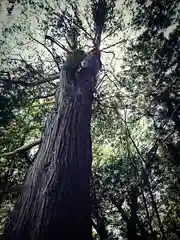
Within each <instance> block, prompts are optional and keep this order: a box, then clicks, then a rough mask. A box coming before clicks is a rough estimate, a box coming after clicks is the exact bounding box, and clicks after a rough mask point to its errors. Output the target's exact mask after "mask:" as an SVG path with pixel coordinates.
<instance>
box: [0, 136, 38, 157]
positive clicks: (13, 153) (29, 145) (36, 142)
mask: <svg viewBox="0 0 180 240" xmlns="http://www.w3.org/2000/svg"><path fill="white" fill-rule="evenodd" d="M40 142H41V139H37V140H35V141H33V142H30V143H29V144H25V145H23V146H21V147H19V148H16V149H15V150H14V151H12V152H7V153H1V154H0V157H8V156H12V155H15V154H16V153H19V152H24V151H27V150H29V149H30V148H32V147H34V146H37V145H39V144H40Z"/></svg>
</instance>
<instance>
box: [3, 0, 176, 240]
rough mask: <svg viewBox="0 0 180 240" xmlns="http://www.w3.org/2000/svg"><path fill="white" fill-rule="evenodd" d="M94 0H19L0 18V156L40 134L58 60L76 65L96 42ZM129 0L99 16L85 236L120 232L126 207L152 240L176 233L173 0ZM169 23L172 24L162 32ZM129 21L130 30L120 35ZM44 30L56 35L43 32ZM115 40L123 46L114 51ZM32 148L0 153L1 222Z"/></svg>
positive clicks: (111, 235) (139, 233) (123, 228)
mask: <svg viewBox="0 0 180 240" xmlns="http://www.w3.org/2000/svg"><path fill="white" fill-rule="evenodd" d="M97 2H98V1H91V4H85V3H84V5H83V6H82V5H81V4H82V3H81V2H76V1H65V3H64V4H59V3H58V1H46V2H44V3H42V2H39V1H23V2H22V3H21V4H20V6H19V5H18V6H19V7H20V9H22V10H21V11H20V10H19V11H20V14H19V15H18V16H17V17H16V18H15V19H12V20H11V21H12V22H11V23H12V24H10V25H7V26H4V27H3V30H2V36H3V42H2V48H1V52H2V54H1V56H2V59H1V63H2V64H1V73H0V95H1V96H0V106H1V109H0V124H1V126H0V143H1V144H0V156H1V154H3V153H8V152H12V151H14V150H15V149H18V148H19V147H21V146H23V145H24V144H27V143H29V142H30V141H33V140H36V139H39V138H40V137H41V135H42V132H43V129H44V124H45V121H46V119H47V115H48V113H49V112H50V111H51V108H52V105H53V102H54V94H55V91H56V88H57V86H58V84H59V82H58V77H59V75H58V74H59V72H58V71H59V69H60V68H61V67H62V66H63V64H64V61H65V60H66V58H67V61H66V65H64V66H65V67H67V66H68V68H69V66H70V67H71V68H76V67H77V66H78V64H79V62H80V61H81V60H82V59H83V58H84V53H85V52H86V51H87V50H89V49H91V48H92V45H93V44H94V42H93V40H94V38H95V35H96V30H97V29H96V27H97V26H99V25H100V24H101V23H99V22H98V20H97V15H98V11H97V10H98V9H97V6H98V5H97ZM104 2H105V1H102V2H101V3H104ZM132 2H134V1H129V2H127V3H126V5H125V4H124V5H121V9H120V8H118V3H117V2H115V1H111V2H110V1H107V3H106V4H107V5H106V6H105V5H104V7H105V9H104V10H105V15H102V19H100V20H101V21H102V22H103V21H105V22H104V26H103V30H102V31H103V34H102V36H103V37H102V39H101V40H102V42H101V46H102V47H101V48H102V52H101V57H102V60H103V68H102V71H101V73H100V75H99V76H98V78H97V88H96V92H95V93H94V105H93V117H92V124H91V130H92V142H93V177H92V197H93V212H92V219H93V221H94V223H95V225H96V226H94V227H97V228H94V231H93V237H94V239H99V238H100V239H103V238H102V237H101V234H106V239H121V238H123V239H127V234H128V231H129V230H128V229H129V222H130V220H132V219H131V218H132V215H133V214H132V212H133V210H134V211H137V215H136V216H135V219H134V221H135V225H136V234H137V236H141V239H147V235H148V236H150V237H151V239H154V240H155V239H163V240H164V239H168V240H171V239H179V237H180V233H179V232H180V219H179V201H180V199H179V192H180V189H179V180H180V179H179V176H180V165H179V155H180V148H179V144H180V138H179V137H180V136H179V134H180V128H179V127H180V120H179V115H180V114H179V106H180V99H179V68H180V65H179V62H180V61H179V60H180V50H179V49H180V48H179V42H180V41H179V40H180V39H179V38H180V25H179V14H178V13H179V8H178V1H176V0H174V1H173V0H172V1H168V2H167V1H135V2H134V3H132ZM127 9H128V10H127ZM106 10H107V13H106ZM12 11H13V10H12ZM127 11H129V19H130V13H131V12H132V16H133V17H132V19H131V20H132V21H131V22H130V23H131V24H130V23H129V22H128V23H127V21H126V20H125V19H124V18H125V15H126V14H127ZM99 14H100V13H99ZM32 15H33V16H34V20H32V19H31V16H32ZM10 18H11V15H10V16H9V19H10ZM30 19H31V20H32V21H34V25H33V26H32V23H30V22H31V21H30ZM35 19H36V20H35ZM129 21H130V20H129ZM174 24H175V25H174ZM172 25H174V26H175V28H172V31H171V32H170V33H169V34H167V31H170V30H169V28H170V27H171V26H172ZM128 29H130V30H129V31H131V29H132V32H133V35H134V36H135V38H134V36H133V37H129V36H128V31H127V30H128ZM72 33H73V34H72ZM39 35H41V37H40V36H39ZM45 35H48V36H50V37H51V38H52V39H53V40H54V42H52V41H50V39H51V38H49V39H46V40H45V37H44V36H45ZM122 35H123V38H124V42H121V41H120V42H121V44H120V45H117V46H114V45H113V46H112V45H111V40H112V41H113V44H114V42H116V40H117V39H118V40H121V38H122ZM127 36H128V37H127ZM32 37H33V39H32ZM73 37H74V39H72V38H73ZM34 39H35V40H34ZM127 39H128V40H127ZM39 42H40V43H39ZM58 44H59V45H58ZM73 44H74V45H73ZM62 45H63V47H64V48H61V47H62ZM44 46H45V47H46V48H44ZM59 46H61V47H60V48H59ZM93 47H94V46H93ZM106 47H109V49H104V48H106ZM64 49H65V50H67V52H66V53H64ZM79 49H82V50H79ZM119 49H120V50H121V49H123V51H122V50H121V52H120V53H121V54H120V55H121V56H120V57H121V58H120V57H119V55H118V51H119ZM106 50H107V51H106ZM70 52H71V53H70ZM122 59H123V61H122ZM36 150H37V149H34V148H33V149H28V150H27V151H22V152H17V153H16V154H15V155H9V156H1V157H0V172H1V175H0V182H1V190H0V203H1V208H0V228H1V230H2V228H3V224H4V221H5V218H6V217H7V213H8V212H9V210H10V209H11V208H12V207H13V204H14V202H15V201H16V199H17V195H18V193H19V191H20V190H19V189H20V186H21V184H22V183H23V180H24V176H25V175H26V173H27V170H28V167H29V165H30V164H31V163H32V161H33V156H34V154H35V152H36ZM134 191H135V192H136V194H135V195H136V196H132V195H133V194H132V193H133V192H134ZM133 197H134V198H133ZM136 201H137V207H135V209H134V208H133V203H135V202H136ZM98 226H99V228H98ZM99 229H101V230H99ZM98 231H99V232H98ZM104 239H105V238H104Z"/></svg>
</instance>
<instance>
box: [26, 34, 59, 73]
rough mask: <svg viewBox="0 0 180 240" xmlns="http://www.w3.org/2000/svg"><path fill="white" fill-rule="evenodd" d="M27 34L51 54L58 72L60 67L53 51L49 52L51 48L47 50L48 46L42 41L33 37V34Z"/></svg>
mask: <svg viewBox="0 0 180 240" xmlns="http://www.w3.org/2000/svg"><path fill="white" fill-rule="evenodd" d="M29 36H30V38H32V39H33V40H34V41H35V42H37V43H39V44H41V45H42V46H43V47H44V48H45V49H46V50H47V51H48V52H49V53H50V54H51V56H52V58H53V59H54V62H55V63H56V65H57V68H58V70H59V72H61V69H60V67H59V64H58V62H57V60H56V58H55V56H54V55H53V53H52V52H51V50H49V48H48V47H47V46H46V45H45V44H44V43H42V42H40V41H39V40H37V39H35V38H34V37H33V36H31V35H30V34H29Z"/></svg>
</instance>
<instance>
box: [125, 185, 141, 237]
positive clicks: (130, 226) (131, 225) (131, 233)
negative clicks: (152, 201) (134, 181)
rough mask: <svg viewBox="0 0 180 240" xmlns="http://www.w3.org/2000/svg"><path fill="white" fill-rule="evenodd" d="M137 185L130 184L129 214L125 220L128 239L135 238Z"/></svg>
mask: <svg viewBox="0 0 180 240" xmlns="http://www.w3.org/2000/svg"><path fill="white" fill-rule="evenodd" d="M137 193H138V188H137V186H131V192H130V199H131V206H130V207H131V216H130V218H129V220H128V222H127V235H128V240H135V239H137V230H136V224H137Z"/></svg>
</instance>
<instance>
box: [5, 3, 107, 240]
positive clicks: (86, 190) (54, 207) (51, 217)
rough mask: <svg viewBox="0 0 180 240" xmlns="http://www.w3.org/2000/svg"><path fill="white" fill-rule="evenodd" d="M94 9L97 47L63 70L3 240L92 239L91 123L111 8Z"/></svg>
mask: <svg viewBox="0 0 180 240" xmlns="http://www.w3.org/2000/svg"><path fill="white" fill-rule="evenodd" d="M92 2H93V1H92ZM94 6H95V8H94V13H93V17H94V21H95V25H96V33H95V37H94V41H93V44H94V49H93V50H91V51H90V52H89V53H88V54H85V55H84V57H83V58H82V57H81V60H80V61H79V63H77V58H76V57H74V56H73V55H74V54H77V52H79V54H80V55H81V54H82V52H83V51H82V50H78V49H75V50H74V49H73V52H71V53H69V54H70V56H68V57H67V61H66V63H65V64H64V66H63V67H62V69H61V72H60V83H59V87H58V89H57V93H56V99H55V104H54V107H53V110H52V113H51V116H50V117H49V118H48V120H47V122H46V127H45V131H44V135H43V137H42V140H41V145H40V148H39V150H38V153H37V155H36V156H35V159H34V161H33V164H32V165H31V167H30V169H29V172H28V175H27V178H26V181H25V184H24V187H23V191H22V194H21V196H20V198H19V200H18V202H17V204H16V206H15V208H14V210H13V212H12V214H11V216H10V218H9V220H8V221H7V223H6V225H5V229H4V233H3V236H2V239H6V240H11V239H13V240H17V239H18V240H24V239H26V240H28V239H31V240H32V239H33V240H37V239H43V240H49V239H61V240H65V239H66V240H67V239H73V238H74V239H78V240H84V239H86V240H88V239H89V240H90V239H92V222H91V209H92V206H91V197H90V178H91V163H92V150H91V135H90V122H91V115H92V102H93V91H94V89H95V86H96V75H97V73H98V71H99V70H100V68H101V61H100V51H99V45H100V36H101V33H102V30H103V24H104V22H105V19H106V10H107V9H106V6H107V5H106V2H105V1H102V0H100V1H97V2H96V3H94ZM98 16H99V17H98ZM100 19H102V21H99V20H100ZM70 58H71V59H74V61H76V62H75V63H72V64H71V66H72V65H73V66H74V65H76V68H72V67H70V66H69V62H71V60H69V59H70Z"/></svg>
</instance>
